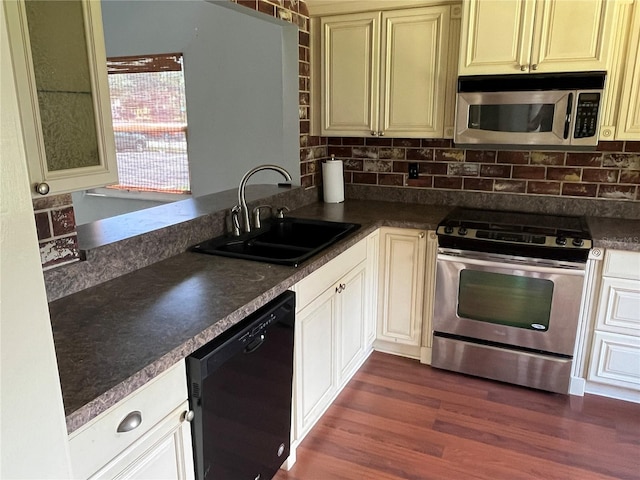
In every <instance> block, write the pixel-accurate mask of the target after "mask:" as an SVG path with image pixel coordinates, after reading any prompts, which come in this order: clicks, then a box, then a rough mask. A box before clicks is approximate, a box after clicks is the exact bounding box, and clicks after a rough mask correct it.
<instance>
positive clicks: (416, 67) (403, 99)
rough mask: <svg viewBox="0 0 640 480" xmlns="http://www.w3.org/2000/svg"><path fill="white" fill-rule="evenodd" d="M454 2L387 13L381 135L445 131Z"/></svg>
mask: <svg viewBox="0 0 640 480" xmlns="http://www.w3.org/2000/svg"><path fill="white" fill-rule="evenodd" d="M449 23H450V7H448V6H444V7H430V8H419V9H411V10H400V11H396V12H383V13H382V28H381V36H382V40H381V54H382V55H381V58H382V60H381V90H380V103H381V112H380V123H379V133H378V134H379V135H381V134H382V135H392V136H395V137H442V136H443V134H444V105H445V99H446V96H445V91H446V86H447V82H446V81H447V60H448V53H449Z"/></svg>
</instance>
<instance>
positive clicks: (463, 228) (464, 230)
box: [458, 227, 467, 235]
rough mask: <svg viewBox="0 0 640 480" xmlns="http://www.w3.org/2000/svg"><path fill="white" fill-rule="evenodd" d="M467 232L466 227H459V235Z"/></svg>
mask: <svg viewBox="0 0 640 480" xmlns="http://www.w3.org/2000/svg"><path fill="white" fill-rule="evenodd" d="M466 234H467V229H466V228H465V227H460V228H459V229H458V235H466Z"/></svg>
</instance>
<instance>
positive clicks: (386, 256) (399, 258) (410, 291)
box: [376, 229, 426, 358]
mask: <svg viewBox="0 0 640 480" xmlns="http://www.w3.org/2000/svg"><path fill="white" fill-rule="evenodd" d="M380 241H381V248H380V253H381V257H382V258H381V263H380V299H379V303H378V305H379V313H378V315H379V316H378V335H377V340H376V348H380V349H381V350H385V349H387V350H389V351H391V350H393V353H400V354H405V355H407V356H411V357H414V358H419V357H420V340H421V332H422V319H423V312H424V307H423V306H424V281H425V253H426V234H425V231H424V230H411V229H382V231H381V233H380ZM403 347H409V348H403Z"/></svg>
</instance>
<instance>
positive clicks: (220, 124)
mask: <svg viewBox="0 0 640 480" xmlns="http://www.w3.org/2000/svg"><path fill="white" fill-rule="evenodd" d="M102 16H103V24H104V35H105V44H106V50H107V56H125V55H136V54H151V53H171V52H182V53H183V54H184V68H185V83H186V84H185V88H186V96H187V122H188V149H189V150H188V152H189V167H190V171H191V189H192V192H193V195H194V196H202V195H206V194H209V193H214V192H219V191H223V190H228V189H230V188H234V187H236V186H237V185H238V183H239V182H240V178H241V177H242V175H243V174H244V173H245V172H246V171H247V170H249V169H250V168H253V167H254V166H256V165H260V164H263V163H275V164H278V165H280V166H283V167H284V168H286V169H287V170H288V171H289V172H290V173H291V175H292V176H293V178H294V183H296V184H299V183H300V166H299V155H300V154H299V126H298V125H299V123H298V80H297V79H298V32H297V27H295V26H294V25H292V24H290V23H287V22H283V21H280V20H277V19H274V18H271V17H268V16H266V15H262V14H259V13H256V12H254V11H252V10H249V9H246V8H244V7H239V6H237V5H235V4H231V3H230V2H228V1H226V0H224V1H221V2H205V1H199V0H182V1H164V0H134V1H123V0H103V1H102ZM279 180H280V177H279V176H278V175H276V174H273V173H259V174H257V175H256V176H255V179H254V180H252V183H273V182H277V181H279ZM119 203H122V202H121V201H120V202H119ZM132 204H139V202H132ZM74 206H75V208H76V210H79V211H78V217H79V219H82V218H84V219H88V218H91V219H93V218H94V217H96V215H94V214H95V213H96V212H95V207H92V206H91V205H90V204H89V203H87V202H83V197H82V196H81V195H74ZM119 208H120V207H119ZM91 209H93V210H94V212H93V213H94V214H92V213H91V212H85V211H86V210H91ZM133 209H137V208H136V207H135V206H133V205H132V210H133ZM101 210H103V211H109V210H111V209H110V208H109V207H106V208H102V209H101ZM81 223H83V222H81Z"/></svg>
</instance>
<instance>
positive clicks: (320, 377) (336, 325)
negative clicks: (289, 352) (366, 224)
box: [294, 234, 377, 445]
mask: <svg viewBox="0 0 640 480" xmlns="http://www.w3.org/2000/svg"><path fill="white" fill-rule="evenodd" d="M376 242H377V235H376V234H373V235H372V236H370V237H369V238H367V239H365V240H362V241H361V242H359V243H357V244H356V245H354V246H353V247H351V248H350V249H349V250H347V251H345V252H344V253H342V254H341V255H339V256H338V257H336V258H335V259H334V260H332V261H331V262H329V263H328V264H327V265H325V266H323V267H322V268H321V269H319V270H317V271H316V272H314V273H312V274H311V275H309V276H308V277H306V278H304V279H303V280H302V281H301V282H299V283H298V284H297V285H296V287H295V291H296V299H297V305H298V306H297V308H296V310H297V313H296V342H295V345H296V347H295V350H296V353H295V358H296V362H295V383H294V392H295V393H294V395H295V401H294V405H295V408H294V409H295V413H294V445H297V443H299V442H300V441H301V440H302V438H304V436H305V435H306V434H307V433H308V432H309V430H310V429H311V427H313V425H314V424H315V423H316V421H317V420H318V419H319V418H320V416H321V415H322V414H323V413H324V411H325V410H326V409H327V408H328V407H329V405H331V402H333V400H334V399H335V397H336V396H337V394H338V393H339V392H340V390H341V389H342V387H343V386H344V385H345V384H346V383H347V382H348V381H349V379H350V378H351V377H352V376H353V374H354V373H355V372H356V371H357V370H358V368H359V367H360V366H361V365H362V363H363V362H364V361H365V360H366V358H367V356H368V355H369V353H370V352H371V343H370V339H371V335H370V332H372V331H373V327H372V323H373V321H374V317H373V311H372V309H371V300H370V298H371V281H370V277H369V271H370V263H371V262H370V261H369V257H368V251H369V250H371V249H374V248H375V243H376Z"/></svg>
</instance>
